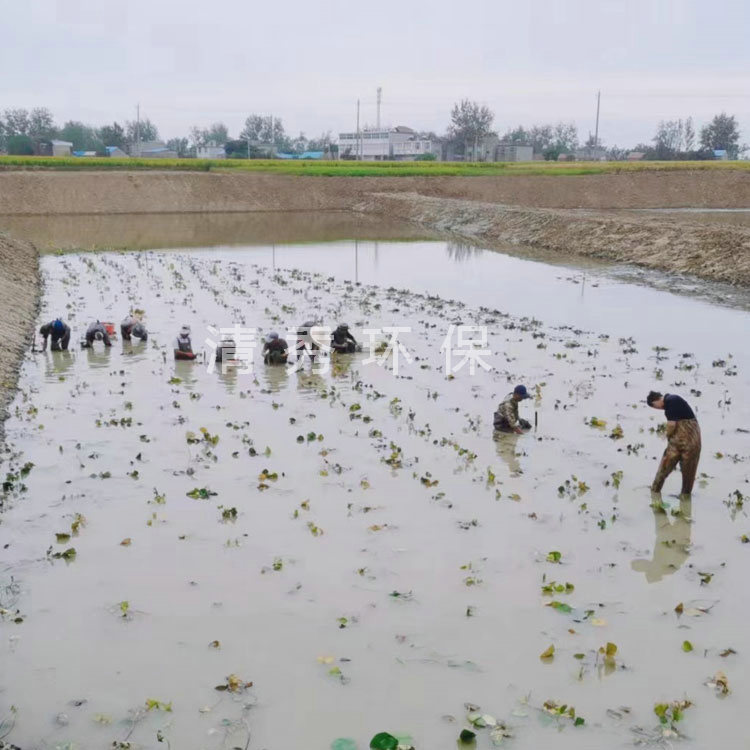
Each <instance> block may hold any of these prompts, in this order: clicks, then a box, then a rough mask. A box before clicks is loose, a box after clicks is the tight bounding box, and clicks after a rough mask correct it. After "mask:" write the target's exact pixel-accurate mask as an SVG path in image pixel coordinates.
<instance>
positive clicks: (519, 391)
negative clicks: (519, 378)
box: [513, 385, 531, 398]
mask: <svg viewBox="0 0 750 750" xmlns="http://www.w3.org/2000/svg"><path fill="white" fill-rule="evenodd" d="M513 393H515V395H516V396H520V397H521V398H531V395H530V394H529V392H528V391H527V390H526V386H525V385H517V386H516V387H515V388H514V389H513Z"/></svg>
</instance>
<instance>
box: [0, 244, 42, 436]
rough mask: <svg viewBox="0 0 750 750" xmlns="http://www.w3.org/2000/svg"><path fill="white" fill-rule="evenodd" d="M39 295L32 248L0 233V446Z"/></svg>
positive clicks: (29, 340) (38, 278)
mask: <svg viewBox="0 0 750 750" xmlns="http://www.w3.org/2000/svg"><path fill="white" fill-rule="evenodd" d="M40 292H41V279H40V275H39V258H38V255H37V251H36V248H35V247H34V246H33V245H32V244H31V243H29V242H22V241H20V240H15V239H12V238H10V237H8V236H7V235H4V234H2V233H0V321H2V326H1V327H0V330H2V342H0V443H2V439H3V424H4V422H5V418H6V417H7V408H8V403H9V402H10V400H11V398H12V397H13V393H14V391H15V387H16V382H17V380H18V368H19V365H20V363H21V360H22V359H23V355H24V352H25V351H26V349H27V347H28V346H30V342H31V335H32V332H33V328H34V323H35V321H36V313H37V309H38V305H39V295H40Z"/></svg>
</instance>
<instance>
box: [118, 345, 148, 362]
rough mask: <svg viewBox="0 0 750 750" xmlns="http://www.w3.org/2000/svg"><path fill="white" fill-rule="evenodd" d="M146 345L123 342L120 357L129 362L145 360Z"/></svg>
mask: <svg viewBox="0 0 750 750" xmlns="http://www.w3.org/2000/svg"><path fill="white" fill-rule="evenodd" d="M147 350H148V345H147V344H146V342H145V341H123V342H122V356H123V357H128V359H129V360H130V361H131V362H140V361H141V360H143V359H146V352H147Z"/></svg>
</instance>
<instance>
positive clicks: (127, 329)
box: [120, 315, 148, 341]
mask: <svg viewBox="0 0 750 750" xmlns="http://www.w3.org/2000/svg"><path fill="white" fill-rule="evenodd" d="M120 333H121V334H122V340H123V341H130V340H131V338H132V337H133V336H135V338H137V339H140V340H141V341H146V340H147V339H148V331H147V330H146V326H144V325H143V323H142V322H141V320H140V319H139V318H135V317H133V316H132V315H128V316H127V317H126V318H125V320H123V321H122V323H120Z"/></svg>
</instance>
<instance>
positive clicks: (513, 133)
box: [500, 125, 532, 146]
mask: <svg viewBox="0 0 750 750" xmlns="http://www.w3.org/2000/svg"><path fill="white" fill-rule="evenodd" d="M500 140H501V141H502V142H503V143H514V144H516V145H518V146H525V145H532V141H531V133H529V131H528V130H526V128H524V127H523V126H522V125H519V126H518V127H516V128H512V129H511V130H506V131H505V133H503V136H502V138H501V139H500Z"/></svg>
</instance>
